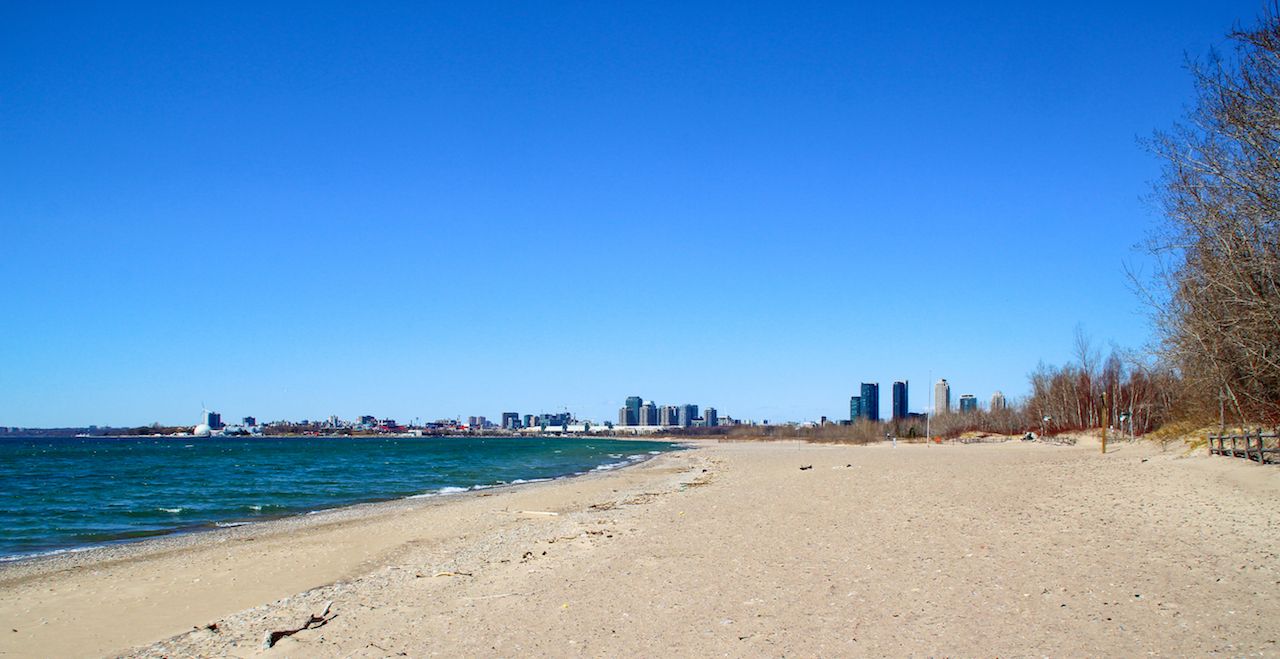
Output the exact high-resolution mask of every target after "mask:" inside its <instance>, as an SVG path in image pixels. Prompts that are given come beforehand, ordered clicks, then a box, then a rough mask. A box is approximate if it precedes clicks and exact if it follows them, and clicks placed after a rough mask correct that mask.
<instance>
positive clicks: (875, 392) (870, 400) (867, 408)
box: [861, 382, 880, 421]
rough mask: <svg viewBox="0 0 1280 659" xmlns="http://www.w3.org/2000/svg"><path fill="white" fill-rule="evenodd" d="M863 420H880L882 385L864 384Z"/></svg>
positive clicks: (876, 383)
mask: <svg viewBox="0 0 1280 659" xmlns="http://www.w3.org/2000/svg"><path fill="white" fill-rule="evenodd" d="M861 398H862V405H861V407H862V418H864V419H866V420H868V421H879V420H880V383H878V382H863V383H862V396H861Z"/></svg>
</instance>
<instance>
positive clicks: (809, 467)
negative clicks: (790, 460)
mask: <svg viewBox="0 0 1280 659" xmlns="http://www.w3.org/2000/svg"><path fill="white" fill-rule="evenodd" d="M810 469H813V465H804V466H803V467H800V471H808V470H810Z"/></svg>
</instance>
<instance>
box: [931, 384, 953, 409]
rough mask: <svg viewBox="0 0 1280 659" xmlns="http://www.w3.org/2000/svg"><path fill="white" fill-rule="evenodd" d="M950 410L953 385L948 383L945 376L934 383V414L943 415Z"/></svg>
mask: <svg viewBox="0 0 1280 659" xmlns="http://www.w3.org/2000/svg"><path fill="white" fill-rule="evenodd" d="M950 412H951V385H949V384H947V379H946V378H943V379H941V380H938V382H937V383H936V384H934V385H933V413H934V415H941V414H948V413H950Z"/></svg>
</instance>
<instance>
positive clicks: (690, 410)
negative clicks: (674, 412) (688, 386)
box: [680, 404, 698, 428]
mask: <svg viewBox="0 0 1280 659" xmlns="http://www.w3.org/2000/svg"><path fill="white" fill-rule="evenodd" d="M696 418H698V406H697V405H689V404H685V405H681V406H680V425H682V426H684V427H685V428H688V427H689V426H692V425H693V420H694V419H696Z"/></svg>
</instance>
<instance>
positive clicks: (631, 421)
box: [618, 396, 644, 426]
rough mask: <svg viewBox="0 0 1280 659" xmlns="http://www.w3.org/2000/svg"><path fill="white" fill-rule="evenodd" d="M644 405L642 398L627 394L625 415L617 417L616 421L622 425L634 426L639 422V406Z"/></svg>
mask: <svg viewBox="0 0 1280 659" xmlns="http://www.w3.org/2000/svg"><path fill="white" fill-rule="evenodd" d="M641 405H644V399H643V398H640V397H639V396H627V405H626V408H625V409H626V411H627V412H626V417H625V418H622V417H619V419H618V422H619V423H621V424H622V425H624V426H634V425H637V424H639V423H640V406H641Z"/></svg>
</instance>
